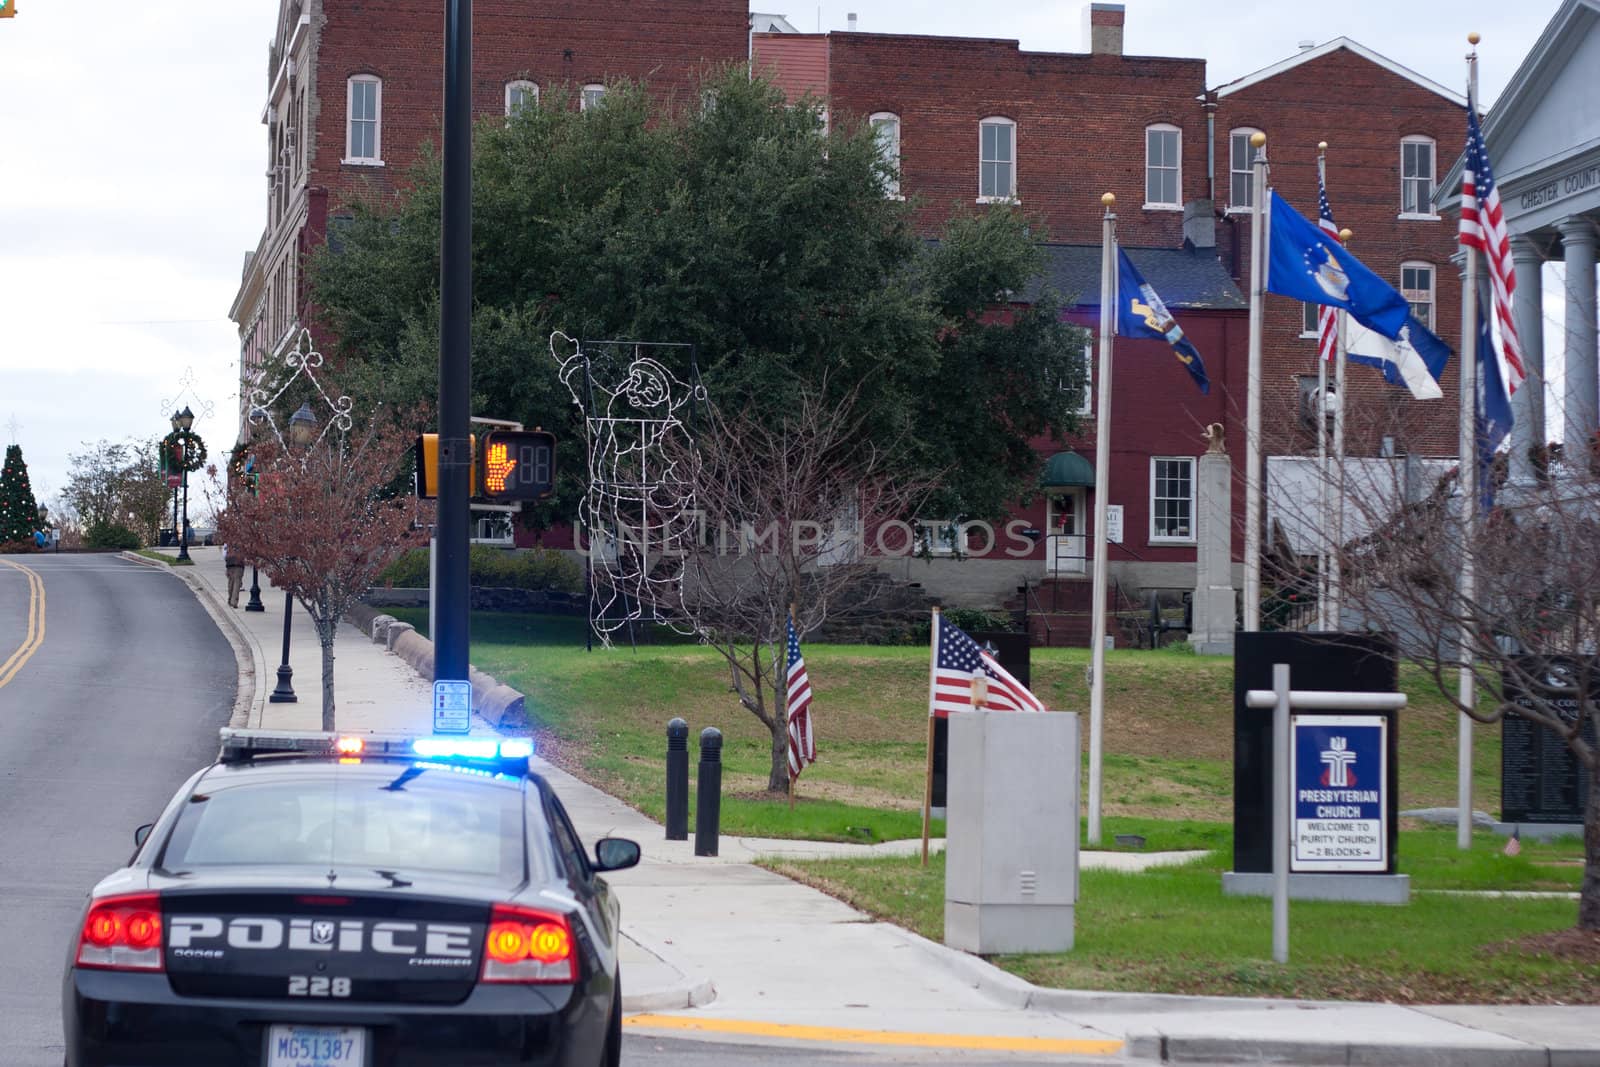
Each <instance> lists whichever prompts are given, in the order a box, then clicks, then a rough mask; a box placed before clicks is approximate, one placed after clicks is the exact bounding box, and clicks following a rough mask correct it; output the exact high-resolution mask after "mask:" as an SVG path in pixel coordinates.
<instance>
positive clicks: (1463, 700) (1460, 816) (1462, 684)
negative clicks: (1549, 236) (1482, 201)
mask: <svg viewBox="0 0 1600 1067" xmlns="http://www.w3.org/2000/svg"><path fill="white" fill-rule="evenodd" d="M1478 40H1479V38H1478V35H1477V34H1476V33H1469V34H1467V41H1468V42H1469V43H1471V44H1472V46H1473V48H1472V51H1470V52H1468V53H1467V106H1468V107H1469V108H1471V107H1477V106H1478V50H1477V45H1478ZM1463 251H1464V252H1465V253H1466V272H1465V278H1464V280H1463V282H1462V285H1461V428H1460V430H1461V432H1460V436H1459V438H1458V441H1459V445H1460V449H1461V463H1460V477H1459V478H1458V479H1457V481H1458V484H1459V485H1460V487H1461V581H1460V590H1461V609H1460V611H1461V669H1460V674H1459V677H1458V683H1457V684H1458V687H1459V688H1458V692H1457V700H1458V702H1459V703H1460V705H1461V707H1463V708H1467V709H1470V708H1472V707H1473V705H1474V701H1475V697H1476V693H1475V691H1474V688H1473V673H1472V631H1471V628H1470V626H1469V625H1468V623H1469V620H1470V618H1471V615H1472V604H1473V601H1474V600H1475V599H1476V595H1477V589H1476V585H1477V583H1476V581H1475V575H1474V574H1473V558H1472V538H1473V536H1474V530H1475V526H1476V521H1475V520H1476V516H1477V511H1478V485H1477V482H1478V478H1477V474H1478V449H1477V408H1478V403H1477V402H1478V252H1477V250H1476V249H1474V248H1470V247H1469V248H1465V249H1463ZM1489 355H1490V358H1493V353H1492V352H1491V353H1490V354H1489ZM1456 847H1457V848H1459V849H1468V848H1471V847H1472V716H1471V715H1468V714H1467V712H1466V711H1462V712H1461V714H1460V720H1459V727H1458V733H1457V735H1456Z"/></svg>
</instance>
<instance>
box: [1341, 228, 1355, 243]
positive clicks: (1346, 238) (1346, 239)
mask: <svg viewBox="0 0 1600 1067" xmlns="http://www.w3.org/2000/svg"><path fill="white" fill-rule="evenodd" d="M1354 236H1355V231H1354V230H1352V229H1350V227H1348V226H1346V227H1345V228H1344V229H1342V230H1340V231H1339V243H1340V244H1346V245H1347V244H1349V243H1350V238H1352V237H1354Z"/></svg>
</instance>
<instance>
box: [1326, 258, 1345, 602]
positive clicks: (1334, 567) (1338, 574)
mask: <svg viewBox="0 0 1600 1067" xmlns="http://www.w3.org/2000/svg"><path fill="white" fill-rule="evenodd" d="M1339 242H1340V243H1341V244H1346V245H1348V244H1349V243H1350V231H1349V230H1348V229H1344V230H1340V231H1339ZM1337 314H1338V320H1337V321H1338V332H1337V335H1336V336H1337V341H1336V344H1335V347H1334V360H1335V362H1334V372H1333V394H1334V396H1336V397H1338V398H1339V406H1338V407H1336V408H1334V409H1333V463H1334V471H1333V492H1334V499H1333V545H1332V546H1331V548H1332V551H1330V552H1329V553H1328V625H1327V627H1326V629H1327V630H1328V631H1330V632H1337V631H1338V630H1339V629H1340V623H1339V618H1340V614H1341V609H1342V607H1343V605H1344V561H1343V560H1342V559H1341V558H1340V555H1339V554H1340V552H1341V551H1343V549H1344V495H1345V478H1344V416H1345V392H1344V369H1345V365H1346V363H1348V361H1349V359H1348V357H1349V352H1350V346H1349V336H1350V313H1349V312H1348V311H1346V310H1344V309H1343V308H1340V309H1339V311H1338V313H1337Z"/></svg>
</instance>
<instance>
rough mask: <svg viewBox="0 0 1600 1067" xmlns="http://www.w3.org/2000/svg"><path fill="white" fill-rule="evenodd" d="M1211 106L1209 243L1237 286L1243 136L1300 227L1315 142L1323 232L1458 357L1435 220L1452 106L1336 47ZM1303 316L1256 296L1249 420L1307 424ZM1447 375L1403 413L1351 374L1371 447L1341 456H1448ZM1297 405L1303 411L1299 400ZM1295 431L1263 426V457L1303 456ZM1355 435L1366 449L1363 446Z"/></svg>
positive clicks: (1219, 93)
mask: <svg viewBox="0 0 1600 1067" xmlns="http://www.w3.org/2000/svg"><path fill="white" fill-rule="evenodd" d="M1211 99H1212V100H1213V101H1214V104H1215V120H1214V123H1213V125H1214V127H1215V131H1214V141H1213V145H1214V158H1215V159H1216V161H1217V169H1216V182H1215V197H1216V203H1217V208H1218V211H1219V216H1220V219H1221V221H1220V222H1219V226H1220V238H1221V239H1220V244H1221V245H1222V247H1223V252H1224V255H1225V256H1226V257H1228V258H1229V259H1230V260H1232V261H1235V262H1237V264H1238V277H1240V278H1241V279H1243V281H1242V283H1241V284H1247V282H1248V278H1249V269H1250V267H1249V259H1250V224H1249V210H1250V187H1249V180H1248V179H1249V173H1248V170H1249V164H1248V160H1249V152H1248V147H1247V146H1248V140H1249V136H1250V134H1252V133H1255V132H1262V133H1265V134H1266V136H1267V158H1268V160H1269V163H1270V166H1271V170H1270V181H1271V184H1272V185H1273V187H1274V188H1276V190H1277V192H1278V194H1279V195H1280V196H1282V197H1283V198H1284V199H1285V200H1287V201H1289V203H1291V204H1292V205H1294V207H1295V208H1296V209H1297V210H1299V211H1300V213H1301V214H1303V215H1305V216H1306V217H1307V218H1310V219H1313V220H1314V219H1315V218H1316V212H1317V145H1318V143H1319V142H1324V141H1325V142H1327V144H1328V150H1327V187H1328V200H1329V203H1330V204H1331V206H1332V208H1333V214H1334V219H1335V221H1336V222H1337V224H1338V225H1339V226H1340V227H1341V228H1348V229H1350V230H1351V231H1352V237H1351V244H1350V247H1351V250H1352V251H1354V252H1355V254H1356V255H1357V256H1358V257H1359V258H1360V259H1361V261H1362V262H1363V263H1365V264H1366V265H1367V266H1368V267H1370V268H1372V269H1373V270H1374V271H1375V272H1376V273H1377V274H1378V275H1379V276H1380V277H1382V278H1384V279H1386V280H1387V281H1388V282H1390V284H1392V285H1394V286H1395V288H1397V289H1399V290H1401V291H1402V292H1403V293H1405V294H1406V296H1407V297H1408V298H1410V299H1411V301H1412V304H1413V308H1414V310H1415V312H1416V315H1417V318H1418V319H1420V320H1422V322H1423V323H1424V324H1425V325H1427V326H1428V327H1429V328H1430V329H1432V330H1433V332H1434V333H1436V334H1438V336H1439V337H1440V338H1441V339H1442V340H1443V341H1444V342H1445V343H1446V344H1448V345H1449V346H1450V348H1451V350H1452V351H1455V350H1458V348H1459V344H1458V342H1459V340H1460V333H1461V310H1460V309H1461V280H1460V274H1459V270H1458V268H1457V267H1456V266H1455V265H1454V264H1453V263H1452V262H1451V258H1450V257H1451V256H1452V255H1453V254H1454V253H1455V251H1456V237H1455V228H1454V224H1453V222H1452V221H1450V220H1446V219H1442V218H1440V217H1439V216H1438V215H1437V214H1435V213H1434V210H1433V206H1432V203H1431V199H1432V197H1433V193H1434V190H1435V189H1436V188H1437V185H1438V182H1439V179H1440V178H1442V177H1443V175H1444V173H1445V171H1446V170H1448V169H1449V167H1450V164H1451V162H1452V161H1453V160H1454V159H1455V158H1456V157H1457V155H1459V153H1460V146H1461V142H1462V139H1463V137H1464V136H1465V133H1464V131H1465V128H1466V127H1465V110H1466V103H1467V102H1466V98H1465V96H1463V95H1461V94H1458V93H1455V92H1452V91H1451V90H1450V89H1447V88H1445V87H1444V86H1441V85H1438V84H1436V83H1434V82H1432V81H1430V80H1428V79H1427V78H1424V77H1422V76H1421V75H1419V74H1416V73H1415V72H1413V71H1410V70H1407V69H1406V68H1405V67H1403V66H1401V65H1400V64H1398V63H1396V62H1394V61H1393V60H1390V59H1388V58H1386V57H1384V56H1381V55H1379V54H1377V53H1376V52H1373V51H1371V50H1370V49H1368V48H1364V47H1363V46H1361V45H1360V44H1357V43H1356V42H1355V41H1352V40H1349V39H1348V38H1344V37H1340V38H1337V39H1335V40H1332V41H1329V42H1328V43H1326V44H1323V45H1319V46H1316V47H1304V48H1302V50H1301V51H1300V53H1299V54H1298V55H1295V56H1292V57H1290V58H1288V59H1286V60H1284V61H1282V62H1280V63H1276V64H1274V65H1272V66H1270V67H1266V68H1264V69H1262V70H1259V71H1257V72H1256V73H1254V74H1250V75H1247V76H1246V77H1243V78H1240V79H1238V80H1237V81H1233V82H1230V83H1228V84H1227V85H1223V86H1220V87H1218V88H1217V89H1216V90H1215V91H1214V92H1213V93H1212V94H1211ZM1316 348H1317V341H1316V325H1315V312H1314V311H1313V312H1307V311H1306V310H1305V309H1304V307H1303V306H1302V305H1299V304H1297V303H1295V302H1294V301H1291V300H1288V299H1286V298H1284V297H1278V296H1270V295H1269V296H1268V298H1267V304H1266V332H1265V336H1264V338H1263V359H1262V363H1263V369H1264V374H1263V381H1262V410H1263V411H1264V412H1278V413H1279V414H1280V416H1281V415H1282V414H1283V413H1287V412H1296V413H1297V414H1298V413H1299V412H1301V411H1309V410H1310V409H1311V407H1312V405H1311V404H1310V402H1309V400H1310V398H1309V394H1308V391H1309V389H1311V388H1313V387H1314V386H1315V381H1316V374H1317V367H1316V358H1315V357H1316ZM1456 381H1457V379H1456V371H1455V367H1454V365H1453V364H1452V365H1451V366H1450V367H1449V368H1448V369H1447V371H1446V376H1445V379H1444V381H1443V383H1442V388H1443V392H1444V397H1443V398H1442V399H1439V400H1430V401H1414V400H1412V399H1410V396H1409V394H1408V393H1407V392H1406V391H1405V390H1403V389H1396V388H1395V387H1393V386H1391V385H1388V384H1387V383H1385V382H1384V381H1383V380H1382V378H1381V376H1380V375H1378V374H1377V373H1376V372H1375V371H1372V370H1370V369H1368V368H1364V367H1352V368H1351V369H1350V373H1349V377H1348V381H1347V389H1346V392H1347V393H1348V397H1347V399H1348V404H1349V406H1348V408H1347V411H1348V413H1349V414H1348V419H1349V426H1350V427H1351V429H1352V430H1355V429H1356V428H1357V427H1367V426H1370V425H1371V424H1372V423H1373V422H1374V420H1377V421H1378V422H1379V423H1380V427H1381V428H1380V429H1379V430H1377V431H1374V432H1375V433H1376V434H1377V435H1378V437H1379V439H1378V440H1365V441H1362V440H1357V441H1354V442H1352V449H1360V450H1362V451H1364V452H1365V453H1366V454H1369V455H1371V454H1375V453H1377V452H1379V451H1381V450H1382V449H1383V448H1384V447H1385V446H1384V444H1383V442H1382V440H1381V437H1382V436H1385V435H1386V436H1390V437H1393V438H1396V439H1395V440H1393V441H1392V442H1391V445H1390V447H1391V448H1392V450H1394V451H1397V452H1406V451H1412V452H1417V453H1421V454H1423V455H1427V456H1454V455H1455V453H1456V447H1457V442H1456V414H1457V406H1458V403H1457V398H1458V392H1457V386H1456ZM1303 397H1304V398H1305V399H1304V401H1303V400H1302V398H1303ZM1309 425H1310V423H1309V421H1308V420H1304V419H1300V418H1295V419H1286V418H1282V417H1279V418H1275V419H1271V420H1266V425H1265V427H1264V435H1265V437H1266V441H1265V450H1266V452H1267V453H1268V454H1272V453H1279V452H1290V453H1292V452H1301V451H1305V450H1306V449H1307V448H1308V447H1310V448H1315V436H1314V430H1312V429H1310V428H1308V427H1309ZM1367 436H1369V437H1371V436H1373V435H1372V434H1368V435H1367Z"/></svg>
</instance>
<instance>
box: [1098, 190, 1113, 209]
mask: <svg viewBox="0 0 1600 1067" xmlns="http://www.w3.org/2000/svg"><path fill="white" fill-rule="evenodd" d="M1100 203H1102V204H1104V205H1105V209H1106V210H1107V211H1110V210H1111V209H1112V208H1114V207H1116V206H1117V194H1116V193H1104V194H1102V195H1101V197H1100Z"/></svg>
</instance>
